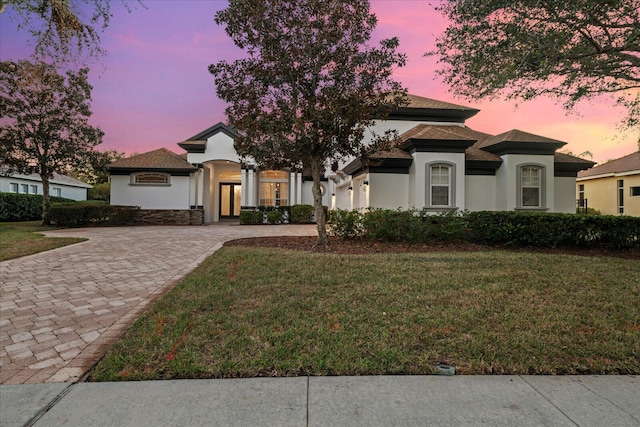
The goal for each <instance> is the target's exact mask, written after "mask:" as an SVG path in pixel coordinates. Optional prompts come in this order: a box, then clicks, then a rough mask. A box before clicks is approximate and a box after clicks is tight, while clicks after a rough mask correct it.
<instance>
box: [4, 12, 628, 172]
mask: <svg viewBox="0 0 640 427" xmlns="http://www.w3.org/2000/svg"><path fill="white" fill-rule="evenodd" d="M131 3H133V2H131ZM226 4H227V3H226V1H205V0H199V1H198V0H144V5H145V6H146V7H141V6H137V7H135V8H134V10H132V11H131V12H127V10H126V8H125V7H124V6H123V5H122V4H121V3H120V2H116V1H113V3H112V13H113V17H112V20H111V24H110V26H109V28H108V29H107V30H106V32H105V33H104V34H103V35H102V47H103V48H105V49H106V50H107V51H108V52H109V54H108V56H106V57H105V58H103V59H102V60H101V62H100V63H99V64H96V65H94V66H93V67H92V71H91V74H90V82H91V84H92V85H93V96H92V98H93V101H92V110H93V116H92V118H91V122H92V124H94V125H95V126H98V127H100V128H101V129H102V130H103V131H104V132H105V137H104V142H103V144H101V145H100V146H99V147H98V149H101V150H104V149H116V150H118V151H124V152H126V153H132V152H138V153H142V152H146V151H150V150H153V149H156V148H160V147H166V148H168V149H170V150H173V151H175V152H177V153H180V152H182V150H181V149H180V148H179V147H178V146H177V145H176V144H177V143H178V142H180V141H183V140H185V139H186V138H189V137H191V136H193V135H195V134H197V133H199V132H200V131H202V130H204V129H206V128H208V127H210V126H212V125H213V124H215V123H217V122H220V121H223V122H224V121H225V115H224V108H225V104H224V103H223V102H222V101H220V100H219V99H218V98H217V96H216V93H215V86H214V81H213V77H212V75H211V74H209V72H208V70H207V67H208V66H209V64H212V63H214V62H217V61H218V60H220V59H227V60H233V59H236V58H238V57H240V56H241V55H242V52H241V51H240V50H239V49H238V48H236V47H235V46H234V45H233V43H232V42H231V41H230V39H229V38H228V37H227V35H226V34H225V32H224V28H223V27H220V26H217V25H216V24H215V22H214V14H215V12H216V11H217V10H220V9H222V8H224V7H226ZM371 4H372V11H373V12H374V13H375V14H376V15H377V17H378V27H377V28H376V32H375V39H376V40H379V39H381V38H387V37H393V36H397V37H399V39H400V51H402V52H404V53H406V54H407V57H408V61H407V65H406V66H405V67H404V68H401V69H398V70H397V71H396V72H395V77H396V79H397V80H399V81H400V82H401V83H403V85H404V86H405V87H406V88H408V90H409V92H410V93H413V94H415V95H420V96H425V97H429V98H435V99H439V100H442V101H448V102H454V103H457V104H462V105H468V106H472V107H475V108H479V109H480V110H481V111H480V113H478V114H477V115H476V116H475V117H473V118H472V119H470V120H468V121H467V124H468V125H469V126H470V127H471V128H473V129H475V130H478V131H482V132H486V133H491V134H498V133H502V132H506V131H508V130H511V129H520V130H523V131H527V132H531V133H534V134H538V135H543V136H546V137H550V138H555V139H559V140H561V141H565V142H567V143H568V145H567V146H565V149H566V150H569V151H571V152H573V153H574V154H579V153H582V152H584V151H590V152H592V153H593V161H596V162H604V161H606V160H609V159H613V158H617V157H621V156H623V155H626V154H629V153H631V152H634V151H636V150H637V135H636V134H633V133H626V134H625V133H623V132H620V131H619V130H618V128H617V125H618V124H619V122H620V120H621V119H622V118H623V117H624V114H625V111H624V110H622V109H620V108H617V107H615V106H614V103H613V101H611V100H610V99H609V98H606V97H602V98H599V99H595V100H592V101H589V102H582V103H580V104H578V106H577V108H576V112H574V113H571V114H567V113H566V112H565V110H563V109H562V108H561V106H560V105H557V104H556V103H555V102H554V100H553V99H549V98H540V99H538V100H535V101H532V102H527V103H521V104H520V105H519V106H517V108H516V105H515V103H513V102H506V101H503V100H492V101H473V100H464V99H458V98H455V97H454V96H453V95H452V94H451V93H450V92H449V88H448V87H446V86H445V85H444V84H443V83H442V81H440V80H437V79H436V76H435V73H434V70H435V69H436V68H437V66H438V64H437V59H436V58H425V57H424V56H423V54H424V53H425V52H426V51H428V50H430V49H432V48H433V46H434V40H435V37H436V35H438V34H439V33H441V32H442V31H443V29H444V28H445V27H446V24H447V22H446V20H445V19H444V18H442V17H441V16H440V15H439V14H438V13H437V12H436V11H435V10H434V8H433V6H432V4H435V2H433V1H418V0H410V1H401V0H387V1H383V0H373V1H372V2H371ZM32 50H33V45H32V42H31V41H30V39H29V35H28V34H27V33H26V32H25V31H19V30H18V29H17V25H16V22H15V21H14V20H13V19H12V10H11V6H9V7H8V8H7V10H6V11H5V12H4V13H3V14H0V59H1V60H3V61H4V60H9V59H11V60H18V59H27V57H28V56H29V55H30V54H31V52H32Z"/></svg>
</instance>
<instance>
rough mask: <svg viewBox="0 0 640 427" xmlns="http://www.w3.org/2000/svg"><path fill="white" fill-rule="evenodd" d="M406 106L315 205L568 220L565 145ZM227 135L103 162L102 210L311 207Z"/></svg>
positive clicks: (414, 101)
mask: <svg viewBox="0 0 640 427" xmlns="http://www.w3.org/2000/svg"><path fill="white" fill-rule="evenodd" d="M409 101H410V102H409V104H408V105H407V106H406V107H404V108H400V109H399V110H397V111H395V112H393V113H392V114H391V115H390V117H389V118H388V120H385V121H378V122H376V125H375V126H374V127H373V128H372V133H371V135H369V136H368V138H372V137H373V132H375V133H377V134H381V133H383V132H384V131H386V130H387V129H395V130H396V131H397V132H398V133H399V134H400V135H401V144H400V145H399V147H397V148H394V149H392V150H391V151H386V152H378V153H375V154H374V155H373V156H372V157H373V161H372V162H367V163H363V162H361V161H360V160H358V159H351V160H350V161H348V162H344V163H343V164H341V165H339V170H338V171H336V172H327V173H325V179H324V181H323V183H322V189H323V190H322V191H323V204H325V205H327V206H329V207H330V208H332V209H335V208H342V209H363V208H389V209H397V208H402V209H407V208H411V207H415V208H418V209H421V208H426V209H427V210H429V211H433V212H441V211H446V210H452V209H459V210H463V209H467V210H531V211H545V212H575V203H576V202H575V180H576V175H577V173H578V171H580V170H584V169H587V168H589V167H591V166H593V165H594V163H593V162H589V161H587V160H583V159H580V158H577V157H573V156H570V155H566V154H561V153H556V150H558V149H559V148H561V147H562V146H564V145H565V144H566V143H565V142H562V141H557V140H554V139H550V138H545V137H542V136H537V135H532V134H529V133H526V132H523V131H519V130H511V131H509V132H505V133H503V134H500V135H497V136H491V135H487V134H484V133H481V132H476V131H474V130H472V129H470V128H468V127H467V126H466V125H465V120H466V119H468V118H470V117H472V116H474V115H475V114H477V113H478V112H479V110H477V109H472V108H467V107H463V106H460V105H456V104H451V103H447V102H441V101H437V100H433V99H429V98H423V97H419V96H415V95H410V96H409ZM237 136H238V134H237V133H236V132H235V131H234V130H233V129H231V128H230V127H228V126H226V125H224V124H222V123H218V124H217V125H215V126H212V127H211V128H209V129H206V130H205V131H203V132H201V133H199V134H197V135H194V136H193V137H191V138H189V139H188V140H186V141H183V142H180V143H178V145H179V146H180V147H181V148H183V149H184V150H186V154H183V155H182V156H180V155H177V154H175V153H173V152H171V151H169V150H167V149H159V150H155V151H152V152H149V153H145V154H141V155H138V156H135V157H130V158H127V159H122V160H119V161H116V162H114V163H112V164H111V165H110V166H109V171H110V174H111V203H112V204H114V205H116V204H117V205H135V206H140V207H141V208H142V209H157V210H163V209H164V210H176V209H184V210H188V209H195V208H201V209H203V211H204V221H205V222H215V221H219V220H221V219H225V218H235V217H237V216H238V215H239V213H240V211H241V210H242V209H255V208H256V207H257V206H286V205H294V204H313V198H312V194H311V186H312V180H311V177H310V176H307V174H305V173H300V172H298V171H290V170H277V171H276V170H265V169H261V168H260V167H259V165H257V164H255V162H253V161H252V160H251V159H241V158H240V157H239V156H238V154H237V153H236V151H235V149H234V146H233V142H234V139H235V138H236V137H237ZM369 140H370V139H369Z"/></svg>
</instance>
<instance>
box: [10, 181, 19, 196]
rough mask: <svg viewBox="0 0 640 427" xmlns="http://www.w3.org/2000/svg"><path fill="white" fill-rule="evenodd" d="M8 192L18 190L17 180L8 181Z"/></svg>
mask: <svg viewBox="0 0 640 427" xmlns="http://www.w3.org/2000/svg"><path fill="white" fill-rule="evenodd" d="M9 192H11V193H17V192H18V183H17V182H10V183H9Z"/></svg>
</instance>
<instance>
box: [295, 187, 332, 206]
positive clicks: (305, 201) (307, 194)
mask: <svg viewBox="0 0 640 427" xmlns="http://www.w3.org/2000/svg"><path fill="white" fill-rule="evenodd" d="M321 185H322V186H324V188H325V192H324V196H322V205H323V206H329V207H331V188H332V186H331V185H330V184H329V182H326V181H325V182H321ZM312 188H313V181H304V182H303V183H302V191H301V194H300V196H301V200H300V202H298V203H293V204H301V205H313V193H312Z"/></svg>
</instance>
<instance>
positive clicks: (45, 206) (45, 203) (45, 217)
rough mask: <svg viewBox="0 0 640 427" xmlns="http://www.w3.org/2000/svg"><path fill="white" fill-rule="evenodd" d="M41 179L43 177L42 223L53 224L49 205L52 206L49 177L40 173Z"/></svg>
mask: <svg viewBox="0 0 640 427" xmlns="http://www.w3.org/2000/svg"><path fill="white" fill-rule="evenodd" d="M40 179H42V225H51V218H50V217H49V207H50V206H51V197H50V196H49V178H48V177H46V176H42V175H40Z"/></svg>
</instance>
